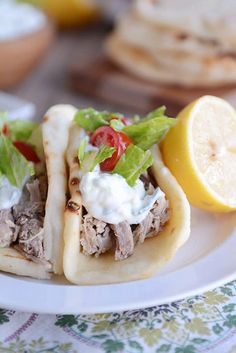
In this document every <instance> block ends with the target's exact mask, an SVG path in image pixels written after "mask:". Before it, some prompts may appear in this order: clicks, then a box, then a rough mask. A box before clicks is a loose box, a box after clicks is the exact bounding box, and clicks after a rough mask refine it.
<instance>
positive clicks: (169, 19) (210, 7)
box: [106, 0, 236, 87]
mask: <svg viewBox="0 0 236 353" xmlns="http://www.w3.org/2000/svg"><path fill="white" fill-rule="evenodd" d="M106 50H107V53H108V55H109V57H110V58H111V59H112V60H113V61H114V62H116V63H117V64H118V65H120V66H121V67H123V68H124V69H126V70H128V71H129V72H131V73H133V74H135V75H137V76H139V77H141V78H144V79H148V80H151V81H154V82H159V83H167V84H177V85H180V86H187V87H216V86H221V85H232V84H236V0H226V1H223V0H191V1H190V0H137V1H136V2H135V4H134V6H133V8H132V10H131V11H130V12H129V13H126V14H124V15H122V16H121V18H120V19H119V20H118V23H117V26H116V29H115V31H114V33H112V34H111V35H110V37H109V38H108V40H107V42H106Z"/></svg>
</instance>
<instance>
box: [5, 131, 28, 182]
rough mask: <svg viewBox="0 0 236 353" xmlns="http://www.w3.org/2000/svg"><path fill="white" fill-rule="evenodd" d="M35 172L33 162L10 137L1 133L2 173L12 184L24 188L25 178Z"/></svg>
mask: <svg viewBox="0 0 236 353" xmlns="http://www.w3.org/2000/svg"><path fill="white" fill-rule="evenodd" d="M33 174H34V168H33V166H32V163H30V162H28V161H27V160H26V159H25V157H24V156H22V154H21V153H20V152H19V151H18V150H17V149H16V148H15V147H14V146H13V144H12V142H11V140H10V139H9V138H8V137H6V136H4V135H3V134H0V175H4V176H6V178H7V179H8V180H9V182H10V183H11V184H12V185H14V186H16V187H18V188H22V186H23V184H24V181H25V178H26V177H27V176H28V175H33Z"/></svg>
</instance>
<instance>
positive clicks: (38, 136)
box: [27, 125, 44, 161]
mask: <svg viewBox="0 0 236 353" xmlns="http://www.w3.org/2000/svg"><path fill="white" fill-rule="evenodd" d="M27 143H28V144H29V145H31V146H33V147H34V149H35V152H36V153H37V156H38V157H39V159H40V160H41V161H43V160H44V147H43V134H42V126H41V125H37V127H36V129H34V130H33V131H32V133H31V135H30V137H29V139H28V140H27Z"/></svg>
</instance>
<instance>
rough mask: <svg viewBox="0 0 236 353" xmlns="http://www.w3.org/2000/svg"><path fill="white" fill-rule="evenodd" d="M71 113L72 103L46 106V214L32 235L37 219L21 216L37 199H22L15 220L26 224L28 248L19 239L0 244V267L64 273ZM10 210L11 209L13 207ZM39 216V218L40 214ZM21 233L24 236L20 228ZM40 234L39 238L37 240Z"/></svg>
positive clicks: (34, 273)
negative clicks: (38, 251) (36, 245)
mask: <svg viewBox="0 0 236 353" xmlns="http://www.w3.org/2000/svg"><path fill="white" fill-rule="evenodd" d="M74 113H75V109H74V108H73V107H72V106H66V107H65V106H60V105H59V106H55V107H53V108H51V109H49V110H48V112H47V113H46V115H45V116H44V119H43V124H42V135H43V146H44V154H45V162H46V177H47V187H46V189H47V195H46V203H45V212H43V213H44V214H45V216H44V219H43V227H42V229H39V231H38V233H37V234H34V235H33V237H31V236H29V234H30V233H29V232H30V226H31V223H32V225H33V224H36V225H37V219H36V221H35V220H34V221H35V222H36V223H35V222H33V220H32V219H31V218H30V213H29V214H28V215H27V217H25V220H24V218H23V217H24V216H25V215H24V207H25V209H27V207H28V208H30V207H34V206H35V205H36V206H37V205H38V204H39V202H38V200H36V199H35V200H36V202H34V203H32V205H33V206H32V205H31V206H29V200H28V199H26V201H24V200H23V202H22V203H21V205H20V207H21V208H20V210H18V211H17V212H18V214H17V221H16V222H18V223H16V225H15V226H16V228H17V227H18V226H19V224H20V225H21V226H22V227H23V226H24V227H26V226H25V225H26V224H28V230H27V231H28V233H27V232H26V231H25V233H24V234H25V237H26V238H27V239H25V247H23V248H25V249H28V250H29V252H28V253H27V252H24V251H22V246H21V247H19V244H18V239H16V241H15V242H14V243H12V244H11V246H10V247H5V248H0V270H1V271H4V272H9V273H13V274H17V275H21V276H30V277H34V278H39V279H44V278H49V277H50V274H51V273H55V274H62V273H63V266H62V259H63V245H64V244H63V227H64V218H63V214H64V209H65V205H66V190H67V167H66V162H65V151H66V147H67V144H68V137H69V126H70V124H71V121H72V119H73V117H74ZM37 178H39V175H36V177H35V180H36V185H35V187H36V189H35V193H36V194H37V193H38V192H39V191H38V190H39V189H38V184H37V183H38V182H37V180H38V179H37ZM28 190H29V189H28ZM31 192H33V191H31ZM31 198H32V195H31V194H30V201H32V200H31ZM24 202H25V203H24ZM36 206H35V207H36ZM37 207H38V206H37ZM43 211H44V210H43ZM12 212H13V213H14V211H12ZM21 213H22V214H21ZM34 216H35V215H34ZM38 217H39V218H40V217H42V215H40V216H38ZM40 219H41V218H40ZM31 221H32V222H31ZM24 222H25V224H24ZM26 233H27V235H26ZM21 236H22V237H23V231H22V233H21ZM39 237H40V239H41V240H37V238H39ZM35 241H38V242H39V243H40V248H41V254H40V256H39V258H37V256H34V255H33V256H32V248H33V246H34V244H33V242H35ZM27 242H28V245H27ZM23 243H24V240H22V239H21V245H22V244H23ZM23 245H24V244H23Z"/></svg>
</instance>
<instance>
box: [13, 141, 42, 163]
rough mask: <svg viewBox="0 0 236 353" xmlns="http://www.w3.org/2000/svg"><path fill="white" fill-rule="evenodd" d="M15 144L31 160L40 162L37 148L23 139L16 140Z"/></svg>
mask: <svg viewBox="0 0 236 353" xmlns="http://www.w3.org/2000/svg"><path fill="white" fill-rule="evenodd" d="M13 145H14V146H15V147H16V148H17V149H18V151H19V152H20V153H21V154H23V156H24V157H25V158H26V159H27V160H28V161H30V162H33V163H35V164H36V163H39V162H40V159H39V157H38V156H37V153H36V152H35V150H34V149H33V148H32V147H31V146H30V145H29V144H28V143H25V142H22V141H15V142H13Z"/></svg>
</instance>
